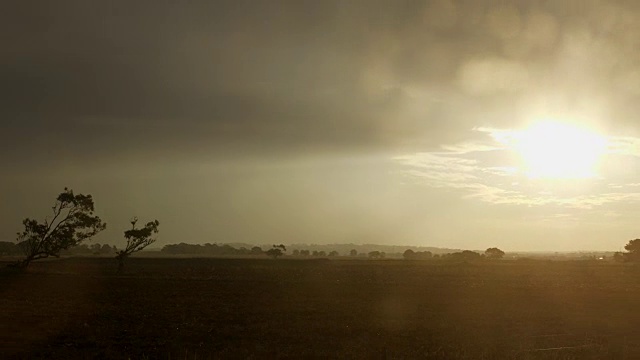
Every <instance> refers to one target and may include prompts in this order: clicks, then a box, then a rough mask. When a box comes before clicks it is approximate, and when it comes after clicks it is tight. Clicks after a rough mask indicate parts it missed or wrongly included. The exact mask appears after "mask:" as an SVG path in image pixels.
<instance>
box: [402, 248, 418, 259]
mask: <svg viewBox="0 0 640 360" xmlns="http://www.w3.org/2000/svg"><path fill="white" fill-rule="evenodd" d="M415 256H416V252H415V251H413V250H411V249H407V250H405V251H404V253H402V257H403V258H404V259H405V260H411V259H413V258H415Z"/></svg>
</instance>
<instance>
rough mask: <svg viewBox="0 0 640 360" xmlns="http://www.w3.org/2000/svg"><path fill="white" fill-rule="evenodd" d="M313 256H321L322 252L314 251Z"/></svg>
mask: <svg viewBox="0 0 640 360" xmlns="http://www.w3.org/2000/svg"><path fill="white" fill-rule="evenodd" d="M311 256H316V257H317V256H320V252H319V251H318V250H313V252H312V253H311Z"/></svg>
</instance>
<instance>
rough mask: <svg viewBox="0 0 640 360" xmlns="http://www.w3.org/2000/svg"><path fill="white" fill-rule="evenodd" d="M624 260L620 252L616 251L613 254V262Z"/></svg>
mask: <svg viewBox="0 0 640 360" xmlns="http://www.w3.org/2000/svg"><path fill="white" fill-rule="evenodd" d="M625 260H626V259H625V256H624V253H622V252H620V251H617V252H615V253H613V261H615V262H624V261H625Z"/></svg>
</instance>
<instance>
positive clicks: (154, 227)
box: [116, 217, 160, 274]
mask: <svg viewBox="0 0 640 360" xmlns="http://www.w3.org/2000/svg"><path fill="white" fill-rule="evenodd" d="M137 223H138V218H137V217H134V218H133V219H131V229H129V230H126V231H125V232H124V238H125V239H127V245H126V247H125V248H124V249H122V250H119V251H118V252H116V259H117V260H118V274H120V273H122V270H123V269H124V261H125V259H126V258H128V257H129V256H130V255H131V254H133V253H135V252H138V251H140V250H142V249H144V248H146V247H147V246H149V245H151V244H153V243H154V242H156V238H154V237H153V235H154V234H157V233H158V226H160V222H158V220H154V221H150V222H148V223H147V224H146V225H145V226H144V227H143V228H141V229H136V224H137Z"/></svg>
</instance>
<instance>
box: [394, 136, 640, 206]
mask: <svg viewBox="0 0 640 360" xmlns="http://www.w3.org/2000/svg"><path fill="white" fill-rule="evenodd" d="M513 133H515V131H513V130H505V129H489V128H478V129H476V134H477V136H476V139H475V140H474V139H469V140H465V141H464V142H463V143H461V144H459V145H448V146H443V149H442V150H440V151H434V152H424V153H413V154H405V155H402V156H396V157H395V158H394V160H395V161H396V162H397V163H399V164H401V165H402V166H404V168H405V175H406V176H409V177H411V178H414V179H415V181H416V182H418V183H422V184H424V185H427V186H430V187H434V188H440V189H449V190H451V191H455V192H457V193H458V195H459V196H460V197H462V198H466V199H475V200H478V201H481V202H485V203H491V204H500V205H522V206H528V207H540V206H550V205H552V206H559V207H560V208H565V209H583V210H584V209H594V208H598V207H602V206H604V205H608V204H618V205H619V204H621V203H627V204H630V203H634V202H636V201H638V200H640V192H638V191H637V188H638V183H637V182H635V179H630V178H629V176H628V175H629V173H628V172H616V171H615V170H616V169H615V168H614V167H612V166H609V167H605V168H604V169H603V174H602V175H601V176H600V177H598V178H593V179H584V180H536V179H529V178H527V177H526V176H525V175H524V174H523V173H522V171H521V170H519V169H518V164H517V161H515V162H514V158H513V157H510V156H506V155H507V154H508V153H513V152H514V149H513V148H510V147H509V146H508V144H511V143H512V140H513V139H512V138H513V137H514V136H515V135H513ZM487 134H489V135H490V138H491V139H493V142H491V141H488V140H487V136H486V135H487ZM637 142H638V139H636V138H631V137H624V138H620V137H610V140H608V143H609V144H612V145H611V148H610V150H609V151H608V152H607V154H606V155H605V156H606V157H607V159H606V161H604V162H605V163H614V164H615V163H620V161H622V162H623V163H624V164H625V165H624V168H629V167H630V165H629V164H633V166H631V167H632V168H635V167H637V166H640V154H638V153H637V152H636V147H635V144H636V143H637ZM628 180H633V181H628Z"/></svg>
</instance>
